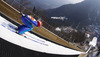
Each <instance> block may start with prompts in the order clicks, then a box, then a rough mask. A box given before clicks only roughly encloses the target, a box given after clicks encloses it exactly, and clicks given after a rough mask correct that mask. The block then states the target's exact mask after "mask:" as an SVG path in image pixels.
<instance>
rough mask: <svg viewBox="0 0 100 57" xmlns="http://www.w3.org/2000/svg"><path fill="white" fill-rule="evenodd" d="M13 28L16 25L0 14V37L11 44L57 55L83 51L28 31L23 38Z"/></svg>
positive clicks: (76, 53) (74, 53) (75, 53)
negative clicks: (58, 43)
mask: <svg viewBox="0 0 100 57" xmlns="http://www.w3.org/2000/svg"><path fill="white" fill-rule="evenodd" d="M15 28H17V26H16V25H14V24H12V23H11V22H9V21H7V20H6V19H4V18H3V17H1V16H0V38H2V39H4V40H6V41H9V42H11V43H13V44H16V45H19V46H21V47H24V48H27V49H31V50H34V51H38V52H43V53H50V54H59V55H78V54H81V53H83V52H80V51H76V50H73V49H70V48H66V47H63V46H60V45H57V44H55V43H53V42H50V41H47V40H45V39H42V38H40V37H38V36H36V35H34V34H31V33H29V32H27V33H25V35H26V36H27V38H25V37H23V36H20V35H18V34H16V33H15V31H16V30H15Z"/></svg>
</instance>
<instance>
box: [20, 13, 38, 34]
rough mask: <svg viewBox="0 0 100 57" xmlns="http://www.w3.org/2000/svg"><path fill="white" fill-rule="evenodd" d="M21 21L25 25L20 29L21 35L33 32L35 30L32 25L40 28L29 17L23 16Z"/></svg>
mask: <svg viewBox="0 0 100 57" xmlns="http://www.w3.org/2000/svg"><path fill="white" fill-rule="evenodd" d="M21 19H22V21H23V23H24V24H25V25H21V26H19V27H18V31H19V32H18V33H19V34H20V35H21V34H24V33H25V32H28V31H31V30H32V29H33V26H32V24H33V25H34V26H38V22H37V21H36V20H35V19H34V18H33V17H31V16H29V15H25V16H22V17H21Z"/></svg>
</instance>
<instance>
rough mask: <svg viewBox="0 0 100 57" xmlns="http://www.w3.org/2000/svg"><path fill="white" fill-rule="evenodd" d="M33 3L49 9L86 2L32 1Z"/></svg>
mask: <svg viewBox="0 0 100 57" xmlns="http://www.w3.org/2000/svg"><path fill="white" fill-rule="evenodd" d="M31 1H32V2H33V3H35V2H38V3H37V4H40V5H42V4H43V5H44V7H45V6H47V7H52V8H56V7H60V6H62V5H65V4H75V3H80V2H82V1H84V0H31Z"/></svg>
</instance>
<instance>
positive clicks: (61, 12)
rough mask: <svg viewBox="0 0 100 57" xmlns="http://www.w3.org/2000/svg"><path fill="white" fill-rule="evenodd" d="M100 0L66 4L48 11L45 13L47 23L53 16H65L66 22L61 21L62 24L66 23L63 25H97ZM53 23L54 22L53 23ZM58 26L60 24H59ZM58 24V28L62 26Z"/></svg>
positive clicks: (99, 13)
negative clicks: (47, 18)
mask: <svg viewBox="0 0 100 57" xmlns="http://www.w3.org/2000/svg"><path fill="white" fill-rule="evenodd" d="M99 4H100V0H85V1H83V2H81V3H77V4H68V5H63V6H61V7H58V8H55V9H49V10H47V11H46V14H47V16H48V17H49V21H50V20H51V19H50V18H51V17H54V16H57V17H59V16H66V17H67V18H68V20H67V21H61V22H62V23H63V22H64V23H65V22H66V23H65V24H64V23H63V25H65V26H66V25H72V24H74V25H78V24H79V23H80V25H81V26H87V25H90V24H96V23H97V24H99V23H100V20H99V19H100V16H99V15H100V7H99ZM54 22H55V21H54ZM59 22H60V21H58V23H59ZM59 24H60V23H59ZM63 25H62V24H60V25H59V26H63Z"/></svg>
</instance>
